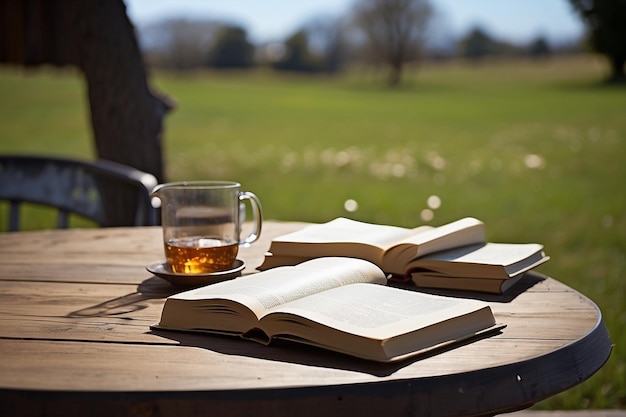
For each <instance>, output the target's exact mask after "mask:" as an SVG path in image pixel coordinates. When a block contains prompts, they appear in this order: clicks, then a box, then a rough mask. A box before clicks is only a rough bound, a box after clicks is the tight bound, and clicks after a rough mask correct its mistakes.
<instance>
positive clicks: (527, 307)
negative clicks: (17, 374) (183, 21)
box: [0, 277, 599, 355]
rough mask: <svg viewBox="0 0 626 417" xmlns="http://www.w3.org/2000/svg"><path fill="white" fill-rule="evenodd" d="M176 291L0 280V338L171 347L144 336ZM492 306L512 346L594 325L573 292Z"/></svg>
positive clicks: (155, 285)
mask: <svg viewBox="0 0 626 417" xmlns="http://www.w3.org/2000/svg"><path fill="white" fill-rule="evenodd" d="M178 291H180V289H179V288H176V287H173V286H171V285H170V284H169V283H167V282H165V281H164V280H162V279H159V278H156V277H152V278H148V279H146V280H144V281H143V282H142V283H141V284H140V285H105V284H88V283H51V282H17V281H4V282H2V281H0V337H14V338H19V337H25V338H33V339H49V340H93V341H105V340H106V341H112V342H128V343H130V342H137V343H175V342H173V341H172V340H171V339H168V338H161V337H157V336H154V335H152V334H149V326H150V325H152V324H155V323H156V322H158V320H159V318H160V314H161V309H162V306H163V303H164V301H165V298H166V297H167V296H169V295H172V294H173V293H175V292H178ZM491 306H492V309H493V310H494V313H495V315H496V319H497V321H498V322H499V323H503V324H506V325H507V328H506V329H505V330H504V331H503V334H502V335H501V337H503V338H506V339H512V340H514V341H513V342H512V344H516V343H518V342H519V340H525V339H533V340H561V341H564V342H565V343H568V342H571V341H574V340H577V339H579V338H581V337H583V336H584V335H585V334H586V333H587V332H589V331H590V329H592V328H593V326H594V325H595V324H596V322H597V321H598V320H599V315H598V312H597V311H596V309H595V307H594V306H593V304H592V303H590V302H589V301H588V300H587V299H585V298H581V297H580V296H579V295H578V293H576V292H574V291H569V292H546V293H532V294H530V293H529V294H522V295H520V296H519V297H517V298H516V299H515V300H514V301H513V302H510V303H494V302H492V303H491ZM550 346H552V345H551V344H550ZM520 355H521V352H520Z"/></svg>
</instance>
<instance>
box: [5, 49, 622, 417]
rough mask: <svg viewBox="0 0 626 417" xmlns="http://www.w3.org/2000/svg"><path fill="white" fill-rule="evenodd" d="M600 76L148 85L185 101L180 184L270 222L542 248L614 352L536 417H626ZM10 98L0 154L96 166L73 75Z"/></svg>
mask: <svg viewBox="0 0 626 417" xmlns="http://www.w3.org/2000/svg"><path fill="white" fill-rule="evenodd" d="M605 72H606V69H605V68H604V66H603V64H602V61H598V60H596V59H595V58H593V57H576V58H561V59H559V60H550V61H545V62H542V63H537V62H512V63H492V64H483V65H475V66H466V65H460V64H451V63H448V64H442V65H427V66H425V67H423V68H420V69H418V70H417V71H415V72H410V73H409V74H408V76H407V79H406V82H405V83H404V84H403V85H402V86H401V87H400V88H396V89H393V90H390V89H387V88H386V87H385V86H384V83H383V78H382V76H381V75H380V74H376V73H373V72H369V71H366V70H355V71H352V72H350V73H349V74H347V75H344V76H342V77H339V78H324V77H317V78H301V77H297V76H287V77H286V76H283V77H279V76H277V75H276V74H273V73H268V72H264V71H261V70H259V71H256V72H253V73H250V74H245V73H237V74H232V73H227V74H216V73H196V74H192V75H187V76H180V75H175V74H159V75H157V76H154V77H153V79H152V84H153V85H154V86H156V87H158V88H159V89H160V90H162V91H163V92H165V93H167V94H169V95H170V96H171V97H173V98H174V99H175V100H176V101H177V102H178V108H177V109H176V110H175V111H174V112H173V113H171V114H170V115H169V116H168V117H167V119H166V132H165V153H166V155H165V157H166V166H167V176H168V179H169V180H192V179H234V180H238V181H240V182H241V183H242V184H243V186H244V188H245V189H248V190H251V191H254V192H255V193H256V194H257V195H258V196H259V197H260V198H261V200H262V201H263V204H264V209H265V217H266V218H268V219H281V220H303V221H327V220H330V219H332V218H334V217H337V216H348V217H352V218H355V219H358V220H364V221H371V222H380V223H388V224H395V225H399V226H406V227H409V226H415V225H419V224H423V223H429V224H433V225H439V224H443V223H445V222H449V221H452V220H455V219H458V218H460V217H463V216H475V217H478V218H480V219H482V220H484V221H485V222H486V224H487V230H488V238H489V239H490V240H492V241H508V242H539V243H543V244H544V245H545V248H546V252H547V253H548V254H549V255H551V257H552V260H551V261H550V262H548V263H547V264H545V265H543V266H541V267H540V271H541V272H543V273H546V274H549V275H552V276H554V277H556V278H558V279H560V280H562V281H564V282H565V283H567V284H568V285H570V286H572V287H574V288H576V289H578V290H580V291H581V292H583V293H585V294H586V295H588V296H589V297H590V298H591V299H593V300H594V301H595V302H596V303H597V304H598V305H599V306H600V308H601V309H602V312H603V314H604V317H605V321H606V323H607V325H608V327H609V331H610V333H611V335H612V338H613V341H614V343H615V348H614V351H613V354H612V356H611V359H610V360H609V362H608V363H607V365H606V366H605V367H604V368H603V369H602V370H601V371H600V372H598V373H597V374H596V375H595V376H593V377H592V378H591V379H590V380H589V381H587V382H585V383H583V384H581V385H580V386H578V387H576V388H574V389H572V390H569V391H567V392H566V393H563V394H561V395H559V396H557V397H554V398H551V399H549V400H546V401H544V402H542V403H540V404H539V405H538V407H540V408H555V409H568V408H571V409H581V408H626V377H625V375H626V347H625V345H626V331H624V330H623V329H626V308H625V306H624V296H625V295H626V286H625V284H624V282H625V281H626V192H625V191H624V189H625V187H624V185H625V180H626V89H624V88H609V87H606V86H603V85H602V84H601V82H600V81H601V79H602V78H603V77H604V76H605ZM0 92H1V94H0V152H4V153H8V152H15V153H17V152H29V153H49V154H57V155H59V154H60V155H70V156H77V157H84V158H92V157H94V151H93V146H92V139H91V133H90V130H89V124H88V113H87V112H88V107H87V104H86V99H85V97H86V92H85V87H84V85H83V82H82V79H81V78H80V77H79V76H78V75H76V74H75V73H74V72H71V71H59V70H40V71H34V72H25V71H24V70H15V69H10V68H6V67H5V68H3V69H1V70H0ZM431 196H437V197H438V200H439V201H440V206H437V205H436V204H435V205H432V203H431V206H429V205H428V201H429V197H431ZM350 200H352V201H351V203H349V204H346V202H347V201H350ZM433 200H436V199H430V201H431V202H432V201H433ZM346 207H347V208H348V209H350V211H348V210H347V208H346ZM355 208H356V210H355ZM0 216H1V217H0V221H1V222H2V224H3V225H4V223H6V209H5V208H4V210H3V211H0ZM37 218H38V214H36V215H33V220H32V223H31V224H30V225H29V226H30V227H39V225H40V224H39V223H38V222H39V220H37Z"/></svg>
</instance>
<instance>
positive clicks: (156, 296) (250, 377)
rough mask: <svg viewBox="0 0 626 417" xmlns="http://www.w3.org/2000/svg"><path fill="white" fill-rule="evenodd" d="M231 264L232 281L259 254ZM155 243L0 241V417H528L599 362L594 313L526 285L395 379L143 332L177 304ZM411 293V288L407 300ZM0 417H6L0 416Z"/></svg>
mask: <svg viewBox="0 0 626 417" xmlns="http://www.w3.org/2000/svg"><path fill="white" fill-rule="evenodd" d="M303 226H304V224H303V223H293V222H272V221H266V222H265V223H264V230H263V234H262V236H261V240H260V241H259V242H256V243H254V244H252V245H251V246H249V247H244V248H241V250H240V254H239V258H240V259H243V260H244V261H245V262H246V269H245V271H244V273H245V274H250V273H254V272H255V270H254V268H255V267H256V266H258V265H260V264H261V262H262V259H263V254H264V253H265V251H266V250H267V248H268V247H269V242H270V240H271V239H272V238H273V237H275V236H278V235H281V234H283V233H287V232H289V231H293V230H296V229H297V228H300V227H303ZM161 258H163V245H162V240H161V229H160V228H158V227H152V228H150V227H147V228H112V229H71V230H55V231H40V232H20V233H5V234H0V265H1V269H0V409H2V410H5V411H6V412H7V413H8V414H6V415H33V416H34V415H176V416H178V415H205V414H211V415H252V414H254V415H261V416H262V415H287V414H289V415H322V414H323V413H328V414H332V415H343V414H349V415H357V414H358V415H375V414H377V415H380V414H381V413H382V414H383V415H386V416H387V415H389V416H391V415H425V414H431V415H478V414H494V413H498V412H501V411H505V410H513V409H519V408H524V407H527V406H529V405H531V404H533V403H534V402H536V401H538V400H541V399H543V398H546V397H548V396H551V395H554V394H556V393H558V392H561V391H563V390H566V389H568V388H570V387H572V386H574V385H576V384H578V383H580V382H582V381H583V380H585V379H587V378H588V377H589V376H591V375H592V374H593V373H594V372H596V371H597V370H598V369H599V368H600V367H601V366H602V365H603V364H604V363H605V361H606V360H607V359H608V356H609V355H610V351H611V341H610V338H609V335H608V333H607V331H606V328H605V326H604V323H603V322H602V316H601V313H600V311H599V310H598V308H597V307H596V305H595V304H594V303H593V302H592V301H591V300H589V299H587V298H586V297H585V296H583V295H582V294H580V293H578V292H576V291H574V290H572V289H571V288H569V287H567V286H565V285H564V284H562V283H560V282H559V281H557V280H555V279H552V278H549V277H544V276H542V275H540V274H537V273H530V274H527V275H526V277H525V278H524V279H523V280H522V281H521V282H520V283H519V284H518V285H516V287H514V288H513V290H512V291H511V292H510V293H507V294H505V295H498V296H496V295H481V294H472V293H464V294H461V293H458V292H445V291H439V292H438V293H442V294H448V295H454V296H463V297H475V298H480V299H483V300H486V301H487V302H489V303H490V305H491V307H492V309H493V311H494V313H495V315H496V319H497V321H498V322H500V323H503V324H506V325H507V327H506V328H505V329H504V330H503V331H502V332H501V333H500V334H497V335H495V336H493V337H489V338H484V339H481V340H475V341H473V342H472V343H467V344H463V345H461V346H457V347H455V348H454V349H448V350H445V351H441V352H437V354H434V355H429V356H426V357H418V358H413V359H410V360H408V361H405V362H400V363H396V364H378V363H372V362H368V361H363V360H360V359H355V358H351V357H348V356H344V355H341V354H337V353H332V352H327V351H323V350H319V349H315V348H311V347H306V346H302V345H295V344H288V343H280V344H277V345H275V346H269V347H267V346H262V345H258V344H255V343H253V342H249V341H244V340H240V339H238V338H231V337H223V336H213V335H206V336H205V335H194V334H186V333H176V332H161V331H159V332H157V331H151V330H150V325H151V324H154V323H156V322H157V321H158V319H159V317H160V313H161V308H162V306H163V302H164V299H165V298H166V297H167V296H169V295H171V294H174V293H176V292H179V291H182V290H183V289H181V288H180V287H174V286H172V285H171V284H169V283H168V282H166V281H165V280H163V279H161V278H158V277H155V276H153V275H152V274H150V273H149V272H148V271H147V270H146V269H145V266H146V265H148V264H150V263H152V262H154V261H156V260H159V259H161ZM406 288H407V289H410V290H415V288H412V287H410V286H408V287H406ZM3 415H5V414H4V413H3Z"/></svg>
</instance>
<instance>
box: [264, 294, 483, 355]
mask: <svg viewBox="0 0 626 417" xmlns="http://www.w3.org/2000/svg"><path fill="white" fill-rule="evenodd" d="M468 315H472V318H471V319H470V318H469V317H468V318H467V320H463V319H462V318H463V317H465V316H468ZM290 316H297V317H298V320H293V319H292V318H293V317H291V318H290ZM455 320H457V321H456V322H455ZM262 323H263V328H264V330H266V331H267V332H268V333H270V334H271V333H273V332H278V331H280V332H281V336H282V335H284V334H288V335H289V336H286V337H285V338H292V339H296V340H297V339H298V338H299V339H306V340H300V341H307V343H310V344H313V345H317V346H321V347H325V348H329V349H333V350H338V351H342V352H344V353H348V354H352V355H356V356H361V357H365V356H368V355H370V357H369V358H370V359H375V360H390V359H392V358H394V357H396V356H401V355H404V354H407V353H409V352H416V351H420V350H422V349H425V348H428V347H432V346H433V345H438V344H440V343H444V342H447V341H450V340H457V339H462V338H463V337H466V336H467V335H468V334H474V333H475V332H478V331H480V330H483V329H486V328H489V327H490V326H492V325H493V324H495V320H494V318H493V314H492V313H491V310H490V308H489V307H488V306H487V304H485V303H483V302H480V301H476V300H467V299H456V298H447V297H440V296H436V295H429V294H423V293H418V292H412V291H407V290H401V289H397V288H391V287H383V286H378V285H367V284H355V285H350V286H345V287H338V288H334V289H332V290H330V291H325V292H322V293H318V294H315V295H312V296H310V297H307V298H301V299H298V300H296V301H293V302H290V303H288V304H285V305H282V306H280V307H277V308H275V309H273V310H272V311H271V312H270V313H268V315H267V316H266V317H264V318H263V319H262ZM311 323H319V324H321V325H322V326H316V325H312V324H311ZM416 332H419V334H416ZM355 336H356V337H355ZM374 356H378V357H374Z"/></svg>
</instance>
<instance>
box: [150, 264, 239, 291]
mask: <svg viewBox="0 0 626 417" xmlns="http://www.w3.org/2000/svg"><path fill="white" fill-rule="evenodd" d="M245 267H246V265H245V263H244V262H243V261H242V260H241V259H237V260H235V264H234V265H233V268H231V269H229V270H226V271H219V272H210V273H206V274H181V273H177V272H174V271H172V269H171V268H170V265H169V264H168V263H167V262H165V261H159V262H155V263H153V264H150V265H148V266H146V269H147V270H148V272H151V273H152V274H154V275H156V276H157V277H159V278H163V279H164V280H166V281H168V282H169V283H170V284H172V285H176V286H179V287H199V286H201V285H208V284H215V283H216V282H221V281H227V280H229V279H233V278H236V277H238V276H240V275H241V271H243V269H244V268H245Z"/></svg>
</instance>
